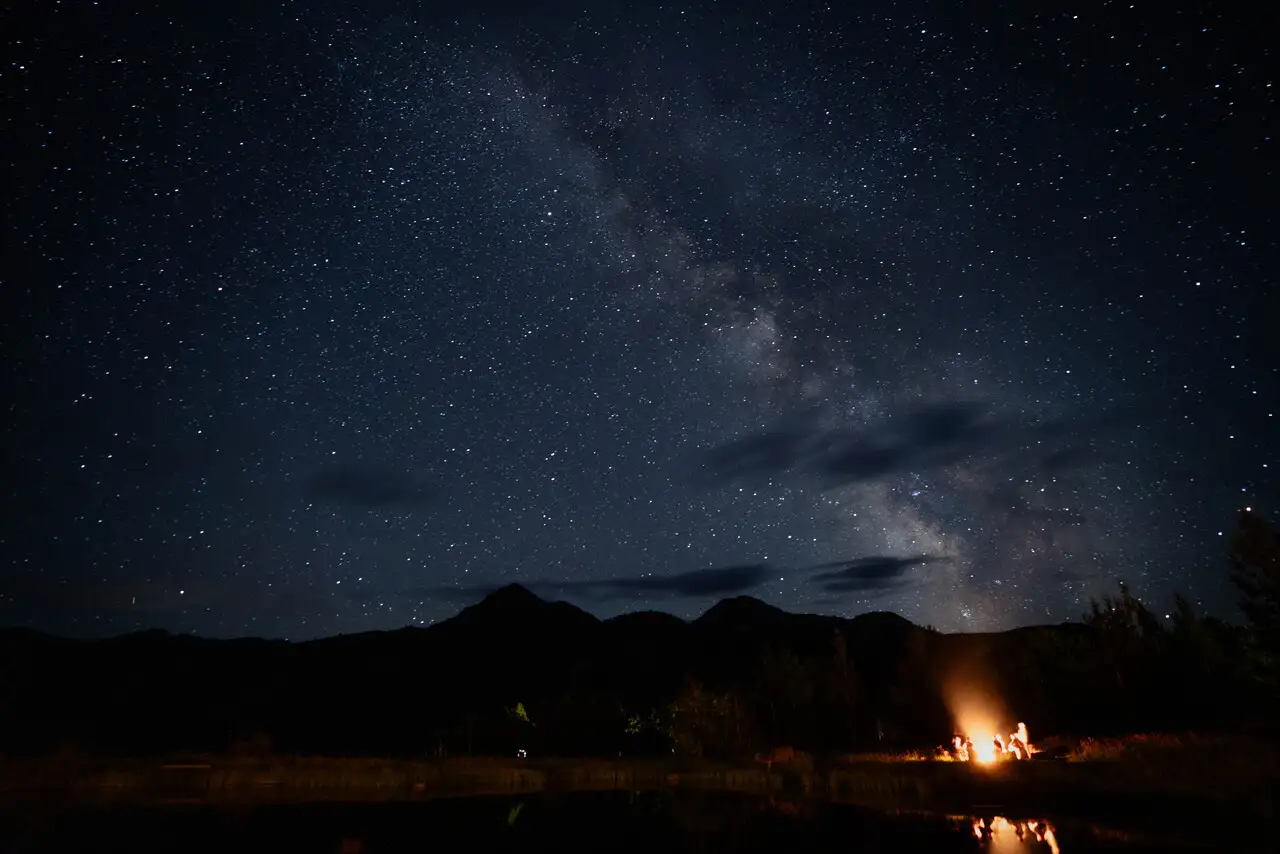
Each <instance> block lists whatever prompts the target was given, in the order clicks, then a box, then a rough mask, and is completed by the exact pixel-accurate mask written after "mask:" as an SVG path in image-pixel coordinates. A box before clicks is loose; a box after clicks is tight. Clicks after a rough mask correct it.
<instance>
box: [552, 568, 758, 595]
mask: <svg viewBox="0 0 1280 854" xmlns="http://www.w3.org/2000/svg"><path fill="white" fill-rule="evenodd" d="M768 575H769V568H768V566H766V565H765V564H747V565H745V566H723V567H716V568H713V569H695V570H691V571H690V572H681V573H677V574H675V575H642V576H637V577H634V578H615V579H609V580H606V581H599V582H595V581H588V582H582V583H580V584H579V585H575V586H583V587H590V588H595V589H597V590H600V591H604V592H605V593H607V594H612V595H613V596H614V597H615V598H616V597H618V596H626V595H629V594H632V593H659V594H670V595H674V596H686V597H689V598H696V597H701V596H727V595H730V594H738V593H743V592H745V591H747V590H750V589H751V588H753V587H756V586H758V585H759V584H760V583H761V582H763V581H764V580H765V578H767V577H768Z"/></svg>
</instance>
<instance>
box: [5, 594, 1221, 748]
mask: <svg viewBox="0 0 1280 854" xmlns="http://www.w3.org/2000/svg"><path fill="white" fill-rule="evenodd" d="M1224 631H1225V630H1224ZM1222 637H1223V639H1224V640H1223V643H1224V644H1229V643H1233V642H1234V641H1232V640H1231V638H1230V637H1229V636H1228V635H1226V634H1223V635H1222ZM1091 643H1094V634H1093V633H1091V632H1090V631H1089V630H1088V629H1087V628H1086V627H1084V626H1081V625H1079V624H1064V625H1061V626H1042V627H1031V628H1023V629H1018V630H1015V631H1012V632H1002V633H988V634H980V635H963V634H943V633H940V632H935V631H932V630H930V629H925V628H921V627H919V626H916V625H914V624H912V623H911V622H909V621H908V620H906V619H903V618H902V617H900V616H898V615H896V614H891V613H883V612H881V613H868V614H861V615H859V616H856V617H854V618H852V619H845V618H841V617H835V616H819V615H812V614H794V613H789V612H787V611H784V610H782V609H781V608H778V607H776V606H774V605H771V604H768V603H766V602H763V601H761V600H759V599H755V598H753V597H750V596H736V597H733V598H729V599H725V600H723V601H721V602H718V603H717V604H715V605H714V606H712V607H711V608H709V609H708V610H707V611H706V612H705V613H704V614H702V615H701V616H699V617H698V618H697V619H695V620H692V621H685V620H681V619H679V618H677V617H674V616H672V615H670V614H665V613H660V612H654V611H638V612H633V613H627V614H622V615H620V616H617V617H613V618H611V619H607V620H600V619H597V618H596V617H595V616H593V615H591V614H589V613H587V612H586V611H584V610H582V609H581V608H578V607H576V606H574V605H572V604H569V603H566V602H554V601H547V600H545V599H543V598H541V597H540V596H538V595H536V594H535V593H533V592H532V591H530V590H528V589H527V588H525V587H523V586H520V585H518V584H512V585H507V586H505V587H502V588H500V589H498V590H495V591H493V592H492V593H490V594H489V595H487V596H485V597H484V598H483V599H482V600H481V601H479V602H476V603H474V604H472V605H469V606H467V607H465V608H463V609H462V610H461V611H460V612H459V613H458V614H456V615H455V616H453V617H451V618H449V619H447V620H443V621H441V622H439V623H437V624H435V625H433V626H430V627H426V628H420V627H408V628H404V629H400V630H396V631H375V632H362V633H358V634H349V635H339V636H335V637H328V638H321V639H316V640H310V641H305V642H288V641H284V640H262V639H255V638H241V639H236V640H211V639H206V638H199V637H194V636H191V635H174V634H170V633H168V632H163V631H142V632H135V633H133V634H130V635H125V636H122V637H117V638H112V639H107V640H99V641H87V640H68V639H64V638H59V637H53V636H50V635H46V634H41V633H39V632H35V631H32V630H30V629H25V628H16V629H3V630H0V674H3V677H4V686H3V687H4V690H3V691H0V754H9V755H14V756H18V755H24V754H29V753H42V752H52V751H54V750H57V749H60V748H65V747H67V746H68V745H70V746H72V747H75V748H76V749H78V750H84V751H90V752H94V753H108V754H109V753H124V754H129V755H148V754H171V753H173V752H174V751H175V750H187V751H197V752H199V751H203V752H219V751H226V750H229V749H232V747H233V746H234V745H235V744H237V743H240V742H244V741H246V740H251V741H254V742H255V743H257V742H261V741H263V740H264V739H265V740H267V741H269V742H270V743H272V744H273V745H274V749H276V750H277V751H279V752H282V753H326V754H382V755H406V754H407V755H419V756H420V755H422V754H423V752H424V751H431V750H443V749H448V750H451V751H454V752H482V753H483V752H485V751H495V750H496V751H498V752H505V751H506V750H508V748H510V747H511V745H512V744H514V743H516V742H515V740H518V741H519V742H520V743H521V744H522V745H525V744H526V743H527V742H528V740H529V738H530V732H533V730H529V731H528V732H526V731H525V730H524V729H521V728H520V727H522V726H523V727H525V728H526V729H527V728H528V726H529V725H528V723H527V722H523V721H521V720H519V719H517V718H514V717H513V716H512V714H511V712H510V710H511V709H512V708H514V707H515V705H516V704H517V703H520V704H522V705H523V706H524V707H525V708H526V709H527V710H528V714H529V715H530V716H531V717H532V719H533V720H534V721H535V722H536V723H537V724H538V726H537V727H536V728H534V729H536V732H537V734H538V737H539V738H542V739H544V743H543V745H542V747H543V749H545V750H548V751H555V752H557V753H559V754H562V755H573V754H583V753H592V754H595V755H615V754H616V753H617V751H618V750H619V749H622V748H623V747H625V746H626V745H631V747H630V748H628V749H635V744H634V743H633V742H635V741H636V739H635V738H632V737H631V736H630V735H628V733H632V732H634V731H635V730H636V726H637V725H636V723H635V722H636V721H639V720H651V721H657V720H658V719H659V718H661V719H663V720H667V721H668V723H664V724H661V725H660V726H659V725H658V724H657V723H654V724H653V726H654V727H656V729H653V730H652V731H653V732H665V731H666V730H665V727H667V726H668V725H669V724H670V721H671V720H673V719H672V718H671V717H670V716H671V714H673V711H672V710H673V709H674V710H677V711H678V710H679V709H685V708H686V707H685V706H684V705H678V704H676V701H677V698H678V697H683V696H685V695H686V694H688V696H691V697H695V698H696V697H699V696H701V697H704V698H705V700H704V701H700V702H706V703H711V704H712V706H713V707H714V708H717V709H721V712H715V713H714V714H721V713H722V712H723V710H724V709H729V708H746V707H747V706H750V707H752V708H754V709H755V710H756V711H755V712H753V714H755V715H756V717H757V720H756V722H755V723H754V724H752V726H753V727H755V728H756V730H757V736H756V737H757V738H759V739H762V740H763V741H762V743H764V744H768V743H770V742H773V743H783V742H782V741H780V740H781V739H784V738H785V739H788V740H792V741H795V742H802V740H803V739H804V738H812V739H815V743H814V744H813V745H811V747H813V748H814V749H818V748H819V747H820V748H821V749H849V747H850V746H851V745H855V744H858V743H862V742H863V741H865V740H866V739H876V738H879V737H883V733H884V731H885V726H886V725H885V722H886V721H890V722H892V725H893V727H895V728H896V730H895V731H896V732H898V733H900V735H899V736H897V737H900V738H917V739H920V740H937V739H941V740H943V741H945V740H948V739H949V737H950V736H949V729H950V727H951V716H950V711H949V709H948V708H947V706H946V703H945V699H946V698H945V696H944V694H945V689H946V683H947V681H948V680H952V681H954V680H955V679H957V678H960V679H962V680H963V681H964V682H965V683H966V685H965V687H966V689H968V688H972V689H973V691H975V692H979V693H981V692H985V693H986V694H990V695H992V696H1000V697H1001V698H1002V699H1003V700H1004V701H1005V704H1006V705H1008V706H1010V707H1014V708H1016V709H1017V710H1018V713H1019V714H1020V715H1026V716H1028V717H1031V718H1032V719H1033V720H1034V722H1035V724H1036V725H1037V726H1041V725H1043V726H1050V725H1057V724H1055V721H1062V722H1064V723H1063V725H1068V724H1070V725H1075V723H1074V722H1075V721H1076V720H1086V719H1088V717H1087V716H1088V715H1095V716H1098V715H1104V714H1106V713H1107V709H1108V707H1107V706H1106V694H1105V692H1095V693H1093V694H1090V693H1088V692H1080V691H1077V690H1074V686H1073V683H1072V680H1078V679H1079V678H1081V676H1080V675H1079V674H1080V673H1082V672H1084V671H1082V670H1081V668H1082V667H1083V668H1086V669H1087V667H1088V666H1089V665H1088V662H1089V661H1092V660H1094V659H1095V658H1096V659H1097V660H1099V661H1106V660H1108V659H1105V658H1104V657H1102V656H1099V655H1093V654H1092V653H1091V652H1090V650H1091V649H1092V648H1091V647H1090V646H1089V644H1091ZM1223 648H1224V649H1230V647H1229V646H1224V647H1223ZM1108 666H1110V665H1108ZM1089 672H1092V671H1089ZM1099 672H1100V673H1102V675H1101V676H1100V677H1098V678H1110V676H1109V674H1110V671H1106V672H1102V671H1099ZM1054 674H1059V675H1057V676H1055V675H1054ZM969 683H971V684H969ZM692 686H697V687H696V688H695V687H692ZM690 691H693V692H694V693H693V694H689V692H690ZM699 691H701V692H702V693H701V694H699V693H698V692H699ZM730 698H736V699H730ZM680 703H685V700H680ZM717 704H719V705H717ZM725 704H727V705H725ZM690 708H692V707H690ZM708 708H711V707H708ZM806 709H809V710H817V711H814V712H813V714H818V715H819V717H818V718H814V719H812V720H810V719H809V718H804V717H803V716H804V715H807V714H809V712H805V711H804V710H806ZM688 713H689V714H693V713H694V712H692V711H689V712H688ZM678 714H681V715H683V714H686V712H683V711H679V712H678ZM697 714H711V713H710V712H706V711H704V712H697ZM637 716H638V717H637ZM1073 716H1074V717H1073ZM802 718H803V720H802ZM712 719H713V718H708V719H707V720H708V721H709V720H712ZM676 720H683V719H682V718H677V719H676ZM628 721H630V722H631V723H627V722H628ZM700 725H701V724H700ZM707 725H709V724H707ZM513 728H514V729H513ZM642 728H643V727H642ZM264 734H265V735H264ZM628 738H630V739H631V740H630V741H628V740H627V739H628ZM819 741H820V742H821V743H819ZM624 742H625V744H624ZM662 743H665V742H662V739H660V738H659V739H657V740H656V741H655V742H654V744H655V745H657V746H655V747H653V749H655V750H658V751H659V752H661V751H662V750H666V752H667V753H669V752H670V748H669V746H667V747H662V746H661V744H662ZM833 745H834V746H833Z"/></svg>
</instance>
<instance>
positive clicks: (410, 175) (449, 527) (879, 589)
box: [0, 0, 1280, 639]
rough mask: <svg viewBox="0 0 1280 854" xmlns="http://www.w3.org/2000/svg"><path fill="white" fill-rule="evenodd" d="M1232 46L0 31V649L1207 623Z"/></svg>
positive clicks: (515, 18) (1232, 234)
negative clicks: (681, 629)
mask: <svg viewBox="0 0 1280 854" xmlns="http://www.w3.org/2000/svg"><path fill="white" fill-rule="evenodd" d="M846 5H847V6H848V8H845V7H846ZM1246 5H1247V4H1238V3H1222V4H1213V3H1201V4H1195V5H1183V6H1180V5H1178V4H1176V3H1175V4H1173V5H1170V4H1167V3H1154V2H1137V3H1132V4H1127V3H1114V2H1113V3H1009V4H1005V5H1004V6H1003V7H1001V6H997V5H995V4H956V3H943V2H932V3H930V2H909V0H908V1H907V2H892V3H890V2H864V3H856V4H836V3H830V4H827V3H810V2H804V0H798V2H792V3H776V2H775V3H761V2H735V3H708V2H692V3H688V4H672V5H657V4H647V3H645V4H620V3H592V2H588V0H584V2H581V3H578V4H576V5H569V4H539V3H505V4H487V3H484V2H480V0H476V2H470V3H454V2H445V3H433V4H403V5H397V4H392V3H378V2H368V3H363V4H356V3H346V2H338V0H318V2H279V0H275V2H262V3H234V2H233V3H218V4H142V3H113V2H100V3H90V2H67V1H66V0H64V2H49V3H40V4H35V3H32V4H17V8H16V9H15V8H14V7H12V6H11V7H10V8H9V9H8V10H7V11H5V12H4V13H3V19H2V20H0V34H2V35H0V40H2V41H3V44H4V51H3V66H2V67H0V137H2V138H3V140H4V151H3V155H2V157H0V186H2V187H3V188H4V189H3V190H0V210H2V212H3V223H4V229H3V240H4V243H3V260H2V261H0V354H3V359H2V360H0V389H2V390H3V397H2V398H0V401H2V402H0V405H2V406H3V412H4V417H3V419H0V455H2V456H0V464H2V468H0V471H3V476H2V478H0V500H2V501H3V502H4V504H3V521H2V522H0V624H2V625H16V624H21V625H31V626H35V627H37V628H41V629H44V630H47V631H52V632H57V633H62V634H69V635H75V636H101V635H109V634H117V633H122V632H127V631H132V630H135V629H138V628H144V627H162V628H165V629H169V630H171V631H175V632H196V633H198V634H202V635H208V636H218V637H222V636H238V635H262V636H269V637H288V638H293V639H299V638H310V637H317V636H322V635H329V634H334V633H338V632H354V631H363V630H370V629H390V628H397V627H400V626H404V625H407V624H415V625H426V624H429V623H431V622H432V621H438V620H440V619H442V618H445V617H447V616H449V615H451V614H453V613H455V612H456V611H457V610H458V609H459V608H460V607H462V606H463V605H465V604H467V603H468V602H470V601H474V600H475V599H477V598H478V597H479V596H480V595H482V594H483V593H484V592H485V591H486V590H489V589H492V588H493V587H494V586H497V585H502V584H506V583H509V582H520V583H523V584H525V585H527V586H529V587H530V588H531V589H533V590H535V591H536V592H539V593H540V594H542V595H544V596H548V597H552V598H565V599H568V600H569V601H573V602H576V603H578V604H580V605H582V606H584V607H586V608H588V609H589V610H591V611H592V612H593V613H596V614H598V615H600V616H609V615H612V614H617V613H620V612H623V611H626V610H634V609H641V608H656V609H661V610H666V611H669V612H671V613H675V614H677V615H680V616H682V617H693V616H696V615H697V614H698V613H700V612H702V611H703V610H705V609H706V608H707V607H708V606H709V605H710V604H712V603H713V602H714V601H716V600H717V599H718V598H721V597H724V596H729V595H737V594H741V593H745V594H750V595H754V596H757V597H759V598H761V599H763V600H765V601H767V602H771V603H773V604H776V605H779V606H781V607H784V608H786V609H789V610H803V611H810V612H815V613H831V614H842V615H849V616H851V615H854V614H857V613H860V612H864V611H868V610H893V611H896V612H898V613H900V614H902V615H903V616H906V617H907V618H909V619H911V620H913V621H915V622H917V623H920V624H931V625H934V626H936V627H938V628H940V629H944V630H949V631H950V630H967V631H981V630H995V629H1003V628H1008V627H1012V626H1016V625H1024V624H1032V623H1045V622H1054V621H1059V620H1063V619H1069V618H1076V617H1078V616H1079V615H1080V614H1081V613H1082V612H1083V611H1084V610H1085V609H1086V608H1087V605H1088V601H1089V598H1090V597H1091V596H1096V595H1100V594H1102V593H1107V592H1112V591H1113V590H1114V589H1115V584H1116V581H1117V580H1118V579H1124V580H1126V581H1127V582H1128V583H1129V584H1130V585H1131V587H1132V588H1133V590H1134V591H1135V592H1136V593H1137V595H1139V596H1140V597H1142V598H1144V600H1147V601H1150V602H1152V603H1153V604H1154V606H1155V607H1156V608H1157V610H1162V609H1163V606H1164V605H1167V604H1168V603H1169V601H1170V599H1171V597H1172V595H1173V593H1174V592H1177V591H1182V592H1184V593H1186V594H1187V595H1188V596H1189V597H1190V598H1191V599H1192V600H1193V601H1194V602H1197V603H1199V604H1200V606H1201V608H1203V609H1205V610H1207V611H1209V612H1211V613H1216V614H1221V615H1223V616H1227V617H1231V616H1232V615H1233V611H1232V609H1233V607H1234V605H1233V601H1234V600H1233V595H1232V593H1231V590H1230V588H1229V586H1228V584H1227V582H1226V563H1225V558H1224V555H1225V551H1226V539H1225V538H1224V533H1226V534H1229V533H1230V530H1231V526H1232V524H1233V522H1234V518H1235V514H1236V513H1237V512H1238V510H1239V509H1240V508H1241V507H1243V506H1245V505H1252V506H1254V507H1255V508H1256V509H1260V510H1262V511H1263V512H1264V513H1269V512H1271V511H1272V509H1273V508H1275V506H1276V502H1277V495H1278V492H1277V488H1276V480H1275V475H1274V472H1275V470H1276V468H1277V467H1278V466H1280V424H1278V421H1280V420H1278V419H1276V418H1275V411H1276V406H1277V398H1278V397H1280V394H1278V392H1280V382H1278V381H1277V380H1278V377H1277V365H1278V364H1280V360H1278V359H1277V356H1280V348H1278V347H1277V343H1276V335H1275V334H1274V330H1275V328H1276V327H1275V321H1274V319H1271V320H1267V319H1266V317H1267V315H1268V312H1274V313H1273V314H1271V317H1272V318H1274V317H1276V316H1280V301H1278V300H1277V297H1276V294H1277V281H1276V278H1277V276H1276V274H1277V270H1278V269H1280V265H1278V264H1277V260H1278V253H1277V251H1276V250H1277V243H1276V234H1277V233H1278V232H1277V228H1276V225H1277V224H1276V221H1275V220H1276V216H1275V212H1274V211H1275V208H1274V205H1275V198H1276V195H1277V190H1278V189H1280V187H1278V186H1277V181H1276V163H1277V162H1280V157H1278V153H1277V150H1276V141H1275V133H1276V128H1277V126H1276V89H1275V88H1274V85H1273V84H1274V82H1275V70H1276V68H1277V65H1276V63H1275V59H1276V57H1275V54H1274V48H1273V46H1271V45H1270V44H1269V42H1268V40H1267V33H1269V32H1270V31H1271V29H1270V24H1268V21H1267V20H1266V19H1265V18H1264V17H1263V15H1264V14H1265V13H1263V12H1258V13H1257V14H1258V16H1259V17H1257V18H1256V19H1250V18H1248V17H1247V15H1248V14H1249V13H1248V12H1247V11H1245V9H1244V7H1245V6H1246ZM979 7H980V8H979ZM1269 333H1270V334H1269Z"/></svg>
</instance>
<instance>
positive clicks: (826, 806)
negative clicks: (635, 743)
mask: <svg viewBox="0 0 1280 854" xmlns="http://www.w3.org/2000/svg"><path fill="white" fill-rule="evenodd" d="M1251 830H1252V829H1251V828H1249V827H1244V826H1241V827H1235V828H1232V827H1231V826H1230V825H1228V826H1227V827H1226V828H1225V829H1222V830H1221V831H1219V833H1220V834H1221V835H1220V836H1218V837H1217V838H1206V836H1205V834H1204V828H1203V826H1197V827H1194V828H1193V827H1191V826H1190V825H1188V826H1187V827H1185V828H1180V827H1179V826H1177V824H1176V822H1173V823H1163V824H1158V825H1156V826H1154V827H1153V826H1152V825H1151V824H1150V823H1147V824H1146V825H1145V826H1144V827H1143V829H1142V830H1141V831H1134V830H1130V831H1124V830H1123V829H1118V828H1114V827H1112V828H1100V827H1096V826H1093V825H1091V824H1089V823H1087V822H1080V821H1078V820H1077V821H1070V822H1056V821H1054V820H1053V817H1052V816H1017V815H1004V814H1003V813H1002V811H1001V810H1000V809H999V808H998V807H991V808H983V809H975V810H974V814H972V815H963V816H944V815H933V814H920V813H892V812H883V811H877V810H870V809H866V808H861V807H855V806H850V805H843V804H832V803H822V802H816V801H806V800H788V799H782V798H773V799H768V798H753V797H744V796H741V795H731V794H717V793H698V792H648V793H627V792H601V793H574V794H563V795H556V794H539V795H534V796H525V797H466V798H441V799H432V800H420V801H414V802H383V803H369V802H363V803H331V802H325V803H309V804H277V805H270V806H254V807H229V806H217V805H211V804H164V805H153V806H148V807H137V806H135V807H126V806H120V805H104V806H97V807H93V806H84V805H80V806H70V805H57V804H53V803H50V802H47V801H45V802H40V803H36V804H32V803H28V804H21V805H20V804H15V803H8V804H0V851H3V852H9V851H24V852H33V854H35V853H36V852H72V851H75V852H80V851H84V852H90V851H92V852H99V851H130V852H160V851H182V852H233V851H234V852H254V851H263V852H267V851H270V852H322V853H323V854H391V852H415V854H418V853H419V852H424V851H437V852H444V851H460V852H461V851H467V852H480V851H484V852H490V851H510V852H520V853H521V854H529V852H533V851H543V850H546V851H556V852H560V854H575V852H579V851H581V852H588V851H590V852H592V854H596V852H600V851H610V852H644V854H674V852H683V851H690V852H695V851H696V852H727V854H733V852H774V854H791V852H806V851H815V852H817V851H832V852H835V851H839V852H842V854H848V852H850V851H859V852H895V854H910V853H911V852H938V854H945V852H953V851H954V852H961V851H964V852H984V851H985V852H1018V851H1026V852H1033V851H1034V852H1046V854H1051V852H1054V851H1058V852H1061V854H1093V852H1109V851H1124V852H1137V851H1175V850H1181V851H1220V850H1227V849H1230V850H1258V851H1262V850H1268V849H1267V848H1266V846H1264V845H1262V844H1261V843H1260V842H1256V841H1255V843H1256V844H1251V841H1250V839H1249V836H1250V831H1251Z"/></svg>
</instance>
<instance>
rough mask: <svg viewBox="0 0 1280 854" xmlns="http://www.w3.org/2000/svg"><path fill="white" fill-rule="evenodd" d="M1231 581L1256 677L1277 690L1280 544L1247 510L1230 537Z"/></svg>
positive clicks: (1263, 522)
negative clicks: (1245, 624)
mask: <svg viewBox="0 0 1280 854" xmlns="http://www.w3.org/2000/svg"><path fill="white" fill-rule="evenodd" d="M1231 563H1232V572H1231V581H1232V583H1234V584H1235V586H1236V587H1237V588H1238V589H1239V591H1240V610H1241V611H1242V612H1243V613H1244V616H1245V619H1246V620H1247V621H1248V630H1249V635H1248V648H1249V652H1250V659H1251V661H1252V663H1253V665H1254V673H1255V675H1256V677H1257V678H1258V679H1259V680H1261V681H1262V682H1264V683H1265V684H1266V685H1267V686H1268V687H1270V688H1273V689H1274V688H1276V687H1277V664H1278V658H1280V542H1277V537H1276V531H1275V529H1274V528H1272V526H1271V524H1270V523H1269V522H1268V521H1267V520H1266V519H1265V518H1263V517H1262V516H1261V515H1259V514H1257V513H1254V512H1253V511H1252V510H1250V509H1248V508H1245V509H1244V510H1242V511H1241V512H1240V517H1239V519H1238V521H1237V522H1236V530H1235V534H1234V536H1233V537H1232V538H1231Z"/></svg>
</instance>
